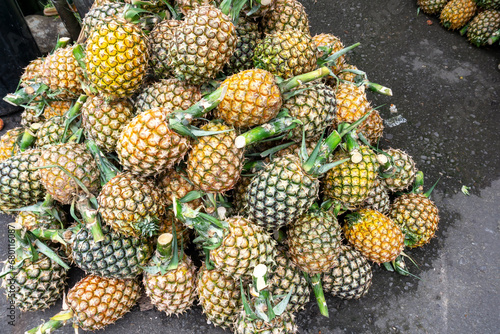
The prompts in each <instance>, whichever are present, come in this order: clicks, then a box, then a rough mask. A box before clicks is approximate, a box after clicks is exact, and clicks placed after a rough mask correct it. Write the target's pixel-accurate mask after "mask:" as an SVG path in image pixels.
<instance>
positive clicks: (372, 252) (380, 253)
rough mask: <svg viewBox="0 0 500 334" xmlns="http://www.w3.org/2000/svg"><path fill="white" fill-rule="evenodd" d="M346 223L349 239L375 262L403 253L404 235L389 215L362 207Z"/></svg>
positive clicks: (388, 259) (384, 260) (382, 261)
mask: <svg viewBox="0 0 500 334" xmlns="http://www.w3.org/2000/svg"><path fill="white" fill-rule="evenodd" d="M354 216H355V218H353V219H352V220H351V221H349V222H347V223H346V224H345V225H344V235H345V237H346V239H347V241H348V242H349V243H350V244H351V245H352V246H353V247H354V248H356V249H357V250H358V251H360V252H361V254H363V255H364V256H365V257H366V258H367V259H369V260H370V261H373V262H375V263H378V264H380V263H384V262H390V261H393V260H394V259H396V257H397V256H398V255H399V254H401V252H402V251H403V248H404V236H403V233H402V232H401V229H400V228H399V226H397V225H396V224H395V223H394V222H393V221H392V220H391V219H390V218H389V217H387V216H385V215H383V214H381V213H380V212H378V211H375V210H371V209H360V210H359V211H357V212H355V213H354Z"/></svg>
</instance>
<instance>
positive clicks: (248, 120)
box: [215, 69, 283, 128]
mask: <svg viewBox="0 0 500 334" xmlns="http://www.w3.org/2000/svg"><path fill="white" fill-rule="evenodd" d="M221 87H227V88H226V89H227V90H226V94H225V95H224V98H223V99H222V101H221V102H220V103H219V105H218V106H217V109H216V111H215V117H216V118H221V119H223V120H224V122H225V123H226V124H227V125H232V126H235V127H237V128H248V127H253V126H256V125H260V124H264V123H267V122H269V121H270V120H272V119H273V118H275V117H276V115H278V112H279V110H280V108H281V106H282V103H283V100H282V97H281V92H280V89H279V86H278V85H277V84H276V81H275V78H274V75H272V74H271V73H270V72H268V71H265V70H261V69H250V70H246V71H242V72H239V73H237V74H234V75H232V76H230V77H228V78H227V79H226V80H224V81H223V82H222V84H221Z"/></svg>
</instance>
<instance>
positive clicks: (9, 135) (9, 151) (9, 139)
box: [0, 127, 24, 162]
mask: <svg viewBox="0 0 500 334" xmlns="http://www.w3.org/2000/svg"><path fill="white" fill-rule="evenodd" d="M23 133H24V128H22V127H16V128H13V129H10V130H7V131H6V132H5V133H4V134H3V135H2V137H0V162H2V161H4V160H6V159H8V158H10V157H12V156H13V155H16V154H17V153H18V152H19V151H20V150H19V147H18V145H17V140H18V139H19V137H20V136H21V135H22V134H23Z"/></svg>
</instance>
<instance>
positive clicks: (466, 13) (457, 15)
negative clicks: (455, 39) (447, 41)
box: [440, 0, 477, 30]
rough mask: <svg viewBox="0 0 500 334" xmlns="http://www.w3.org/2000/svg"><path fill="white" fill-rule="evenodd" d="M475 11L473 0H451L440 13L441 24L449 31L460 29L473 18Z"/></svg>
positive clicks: (475, 6)
mask: <svg viewBox="0 0 500 334" xmlns="http://www.w3.org/2000/svg"><path fill="white" fill-rule="evenodd" d="M476 11H477V5H476V2H475V1H474V0H451V1H450V2H448V3H447V4H446V6H444V8H443V10H442V11H441V16H440V19H441V24H442V25H443V26H444V27H445V28H446V29H449V30H456V29H460V28H462V27H463V26H464V25H466V24H467V22H469V21H470V19H472V18H473V17H474V15H475V14H476Z"/></svg>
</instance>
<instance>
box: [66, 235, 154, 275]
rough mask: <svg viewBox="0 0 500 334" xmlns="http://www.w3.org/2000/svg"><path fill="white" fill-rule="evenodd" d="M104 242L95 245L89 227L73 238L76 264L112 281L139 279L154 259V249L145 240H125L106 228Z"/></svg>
mask: <svg viewBox="0 0 500 334" xmlns="http://www.w3.org/2000/svg"><path fill="white" fill-rule="evenodd" d="M102 232H103V234H104V239H103V240H102V241H99V242H95V241H94V238H93V235H92V233H91V231H90V229H89V228H87V227H82V228H81V229H79V230H76V231H75V232H74V234H73V235H72V237H71V239H72V242H71V249H72V258H73V260H74V263H75V264H76V265H77V266H78V267H79V268H80V269H82V270H83V271H85V272H86V273H87V274H94V275H98V276H101V277H108V278H120V279H124V278H135V277H136V276H137V275H139V274H140V273H141V272H142V268H143V267H144V266H145V265H146V264H147V261H148V260H149V258H150V257H151V254H152V248H151V246H150V245H149V243H148V242H147V241H145V240H141V239H138V238H135V237H128V238H127V237H124V236H122V235H121V234H118V233H116V232H114V231H112V230H111V229H110V227H109V226H106V225H105V226H103V227H102Z"/></svg>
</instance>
